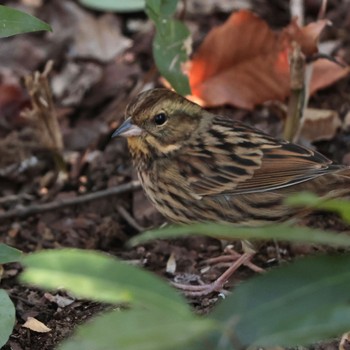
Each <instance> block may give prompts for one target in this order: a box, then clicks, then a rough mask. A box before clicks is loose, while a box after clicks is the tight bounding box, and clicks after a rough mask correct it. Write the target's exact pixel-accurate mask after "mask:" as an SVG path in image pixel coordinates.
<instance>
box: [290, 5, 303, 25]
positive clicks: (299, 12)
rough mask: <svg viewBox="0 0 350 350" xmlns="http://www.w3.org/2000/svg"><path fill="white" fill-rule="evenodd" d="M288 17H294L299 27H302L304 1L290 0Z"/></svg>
mask: <svg viewBox="0 0 350 350" xmlns="http://www.w3.org/2000/svg"><path fill="white" fill-rule="evenodd" d="M289 8H290V15H291V17H292V18H294V17H296V18H297V22H298V25H299V26H303V25H304V1H303V0H290V3H289Z"/></svg>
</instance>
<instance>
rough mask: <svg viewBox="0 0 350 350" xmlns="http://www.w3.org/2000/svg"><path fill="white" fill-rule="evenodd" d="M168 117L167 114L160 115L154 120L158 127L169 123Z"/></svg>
mask: <svg viewBox="0 0 350 350" xmlns="http://www.w3.org/2000/svg"><path fill="white" fill-rule="evenodd" d="M167 119H168V118H167V116H166V114H165V113H158V114H156V115H155V116H154V118H153V120H154V122H155V123H156V124H157V125H163V124H164V123H165V122H166V121H167Z"/></svg>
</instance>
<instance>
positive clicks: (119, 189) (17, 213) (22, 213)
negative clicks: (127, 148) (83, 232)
mask: <svg viewBox="0 0 350 350" xmlns="http://www.w3.org/2000/svg"><path fill="white" fill-rule="evenodd" d="M139 188H140V183H139V181H131V182H129V183H126V184H123V185H120V186H115V187H112V188H107V189H106V190H102V191H97V192H93V193H88V194H84V195H81V196H79V197H75V198H69V199H65V200H57V201H53V202H50V203H45V204H36V205H31V206H29V207H24V208H17V209H14V210H10V211H8V212H5V213H2V214H0V222H1V221H5V220H9V219H14V218H16V219H17V218H21V219H23V218H25V217H27V216H31V215H35V214H40V213H45V212H48V211H53V210H60V209H63V208H66V207H71V206H74V205H79V204H84V203H87V202H91V201H94V200H98V199H102V198H107V197H113V196H115V195H118V194H123V193H127V192H131V191H134V190H137V189H139Z"/></svg>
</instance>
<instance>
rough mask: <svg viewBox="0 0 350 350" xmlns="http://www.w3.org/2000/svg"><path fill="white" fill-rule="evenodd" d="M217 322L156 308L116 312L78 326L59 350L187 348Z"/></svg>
mask: <svg viewBox="0 0 350 350" xmlns="http://www.w3.org/2000/svg"><path fill="white" fill-rule="evenodd" d="M214 327H215V322H214V321H210V320H209V319H207V320H206V319H200V318H198V317H195V316H194V315H192V314H189V315H187V316H186V317H179V315H177V314H172V313H169V312H168V311H167V310H164V311H163V312H161V311H159V310H158V311H157V312H155V311H154V310H129V311H113V312H109V313H107V314H104V315H102V316H100V317H98V318H95V319H94V320H93V321H92V322H90V323H88V324H86V325H84V326H82V327H79V329H78V331H77V333H76V334H75V336H73V337H72V338H71V339H69V340H68V341H66V342H65V343H63V344H62V346H61V347H60V348H59V349H60V350H76V349H84V350H100V349H101V350H102V349H118V350H166V349H188V347H187V346H186V345H187V344H188V342H189V341H191V340H193V339H194V338H196V337H199V336H201V335H202V334H205V333H206V332H208V331H210V330H213V328H214Z"/></svg>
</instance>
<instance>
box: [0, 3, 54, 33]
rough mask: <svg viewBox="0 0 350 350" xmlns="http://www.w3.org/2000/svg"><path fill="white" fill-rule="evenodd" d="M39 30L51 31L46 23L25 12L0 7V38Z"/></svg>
mask: <svg viewBox="0 0 350 350" xmlns="http://www.w3.org/2000/svg"><path fill="white" fill-rule="evenodd" d="M40 30H47V31H50V32H51V31H52V29H51V27H50V26H49V25H48V24H47V23H45V22H43V21H40V20H39V19H37V18H35V17H33V16H31V15H28V14H27V13H25V12H21V11H18V10H15V9H13V8H10V7H6V6H3V5H0V38H6V37H8V36H12V35H16V34H21V33H28V32H37V31H40Z"/></svg>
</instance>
